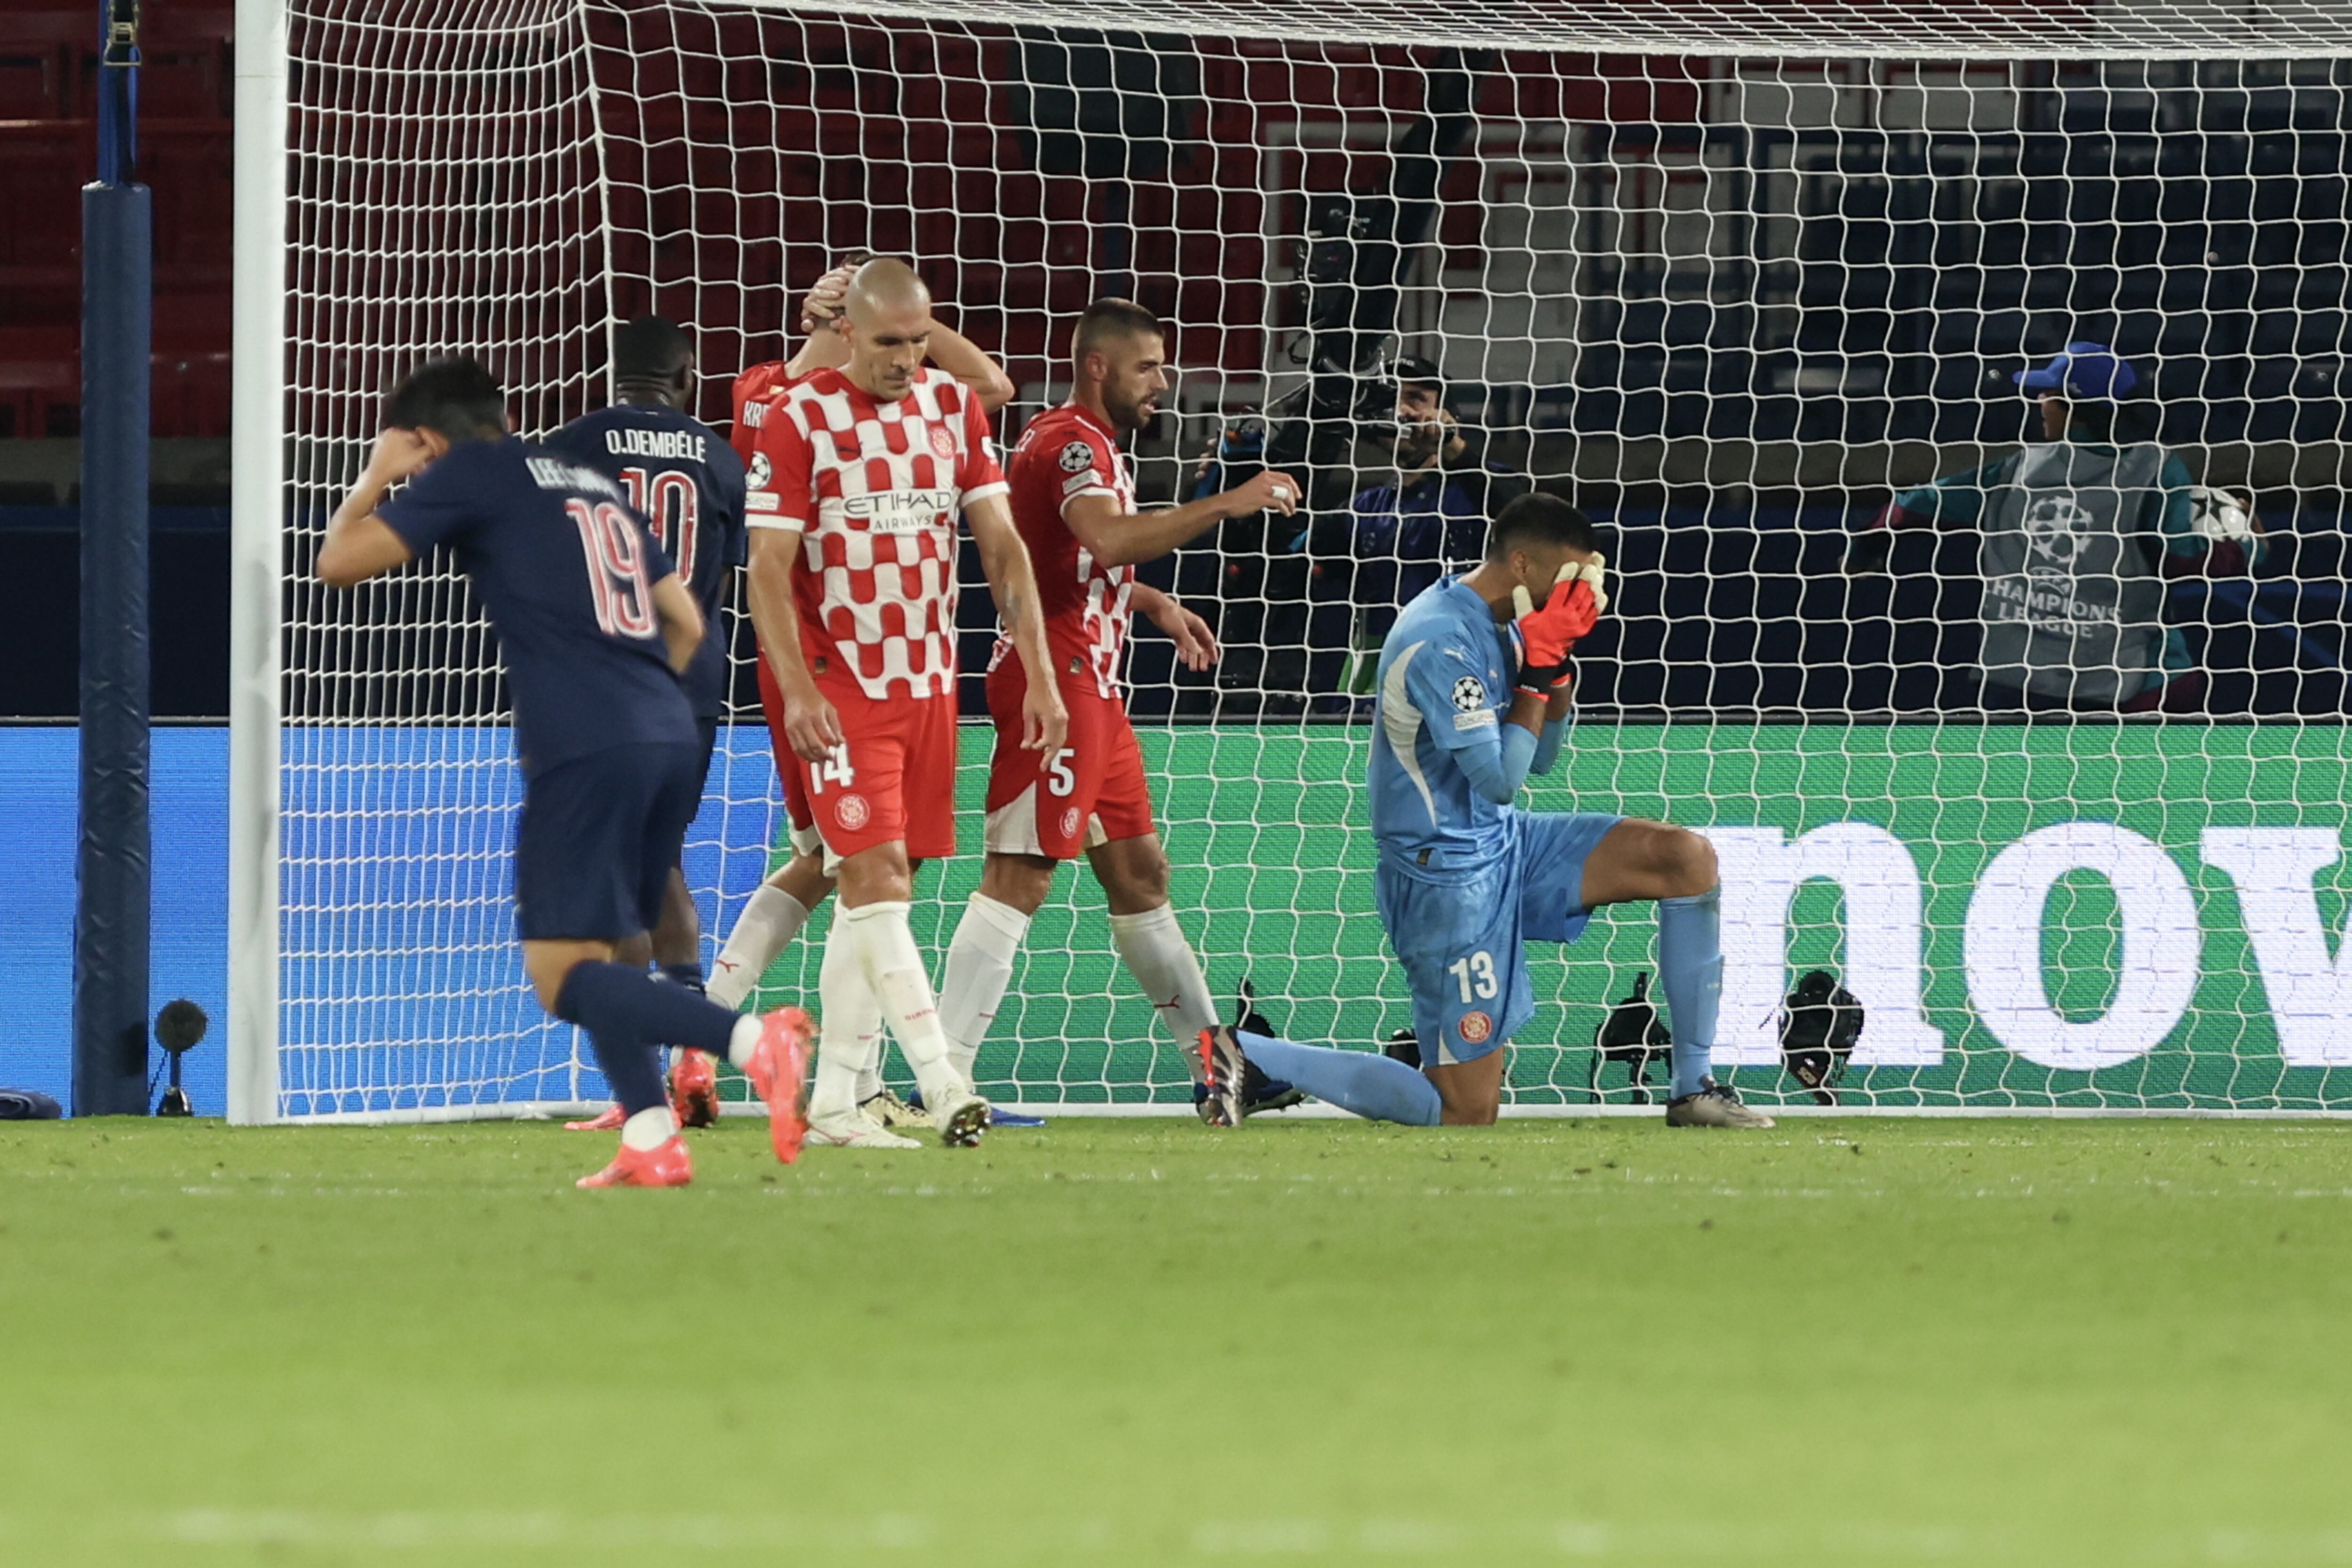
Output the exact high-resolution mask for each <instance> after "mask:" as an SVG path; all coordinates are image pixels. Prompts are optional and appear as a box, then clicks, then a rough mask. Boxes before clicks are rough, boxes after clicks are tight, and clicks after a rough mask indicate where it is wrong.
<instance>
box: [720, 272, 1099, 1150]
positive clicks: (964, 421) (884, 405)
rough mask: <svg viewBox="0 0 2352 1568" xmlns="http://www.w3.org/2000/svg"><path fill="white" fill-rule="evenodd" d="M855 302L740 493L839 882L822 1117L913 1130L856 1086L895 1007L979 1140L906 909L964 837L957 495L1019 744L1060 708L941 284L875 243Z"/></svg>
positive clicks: (817, 1094) (821, 1123)
mask: <svg viewBox="0 0 2352 1568" xmlns="http://www.w3.org/2000/svg"><path fill="white" fill-rule="evenodd" d="M843 314H844V317H845V327H844V331H843V334H842V335H843V338H844V340H845V342H846V344H847V347H848V351H849V352H848V359H847V362H846V363H845V364H844V365H843V366H842V367H841V368H839V369H837V370H820V371H817V372H815V373H814V374H811V375H810V376H809V377H808V378H807V379H806V380H804V381H803V382H801V383H800V384H798V385H796V386H793V387H792V388H790V389H788V390H786V391H785V392H783V393H782V394H781V395H778V396H777V397H776V398H775V399H774V401H773V403H772V405H771V406H770V407H769V409H768V411H767V413H766V415H765V417H764V418H763V420H762V422H761V430H760V436H759V438H758V441H757V443H756V445H755V446H754V447H753V449H752V456H751V474H750V479H749V483H750V496H749V500H748V504H747V507H746V512H745V521H746V522H747V523H748V524H749V525H750V528H751V617H752V622H753V625H754V626H757V628H758V629H759V633H760V642H761V647H762V648H763V649H764V657H765V658H766V659H767V660H768V662H769V663H770V665H771V666H772V673H773V674H774V677H775V681H776V687H777V689H778V692H779V694H780V696H781V699H782V703H781V706H782V714H783V721H784V735H785V741H786V743H787V745H788V746H789V748H790V752H789V758H790V762H789V765H790V766H791V767H792V768H793V772H794V773H795V775H796V777H797V779H798V783H799V785H800V787H801V789H802V791H803V794H804V795H805V797H806V799H807V801H808V805H809V807H810V810H811V813H812V815H813V816H814V823H815V827H816V831H817V834H818V836H819V837H820V839H821V840H822V842H823V844H824V855H825V863H826V866H827V868H829V869H831V870H833V871H834V872H835V876H836V877H837V879H838V888H839V893H840V910H839V914H838V916H837V918H836V919H835V922H834V927H833V931H832V935H831V936H830V937H829V938H828V940H827V942H826V944H825V956H824V969H823V971H822V972H821V975H820V978H819V983H818V994H819V996H820V998H821V999H822V1005H823V1020H822V1023H823V1031H824V1032H823V1035H822V1037H821V1044H820V1047H819V1063H818V1068H817V1072H816V1081H815V1085H814V1089H813V1090H812V1093H811V1097H810V1104H809V1117H810V1136H811V1138H812V1141H814V1142H820V1143H838V1144H847V1145H852V1146H856V1147H897V1146H904V1145H905V1143H906V1142H907V1140H905V1139H902V1138H899V1137H898V1136H897V1135H896V1134H894V1133H892V1132H890V1131H888V1130H887V1129H885V1128H883V1127H882V1126H881V1125H880V1124H879V1123H877V1122H876V1121H874V1120H873V1119H872V1118H871V1117H870V1116H868V1115H866V1113H865V1112H864V1111H863V1110H861V1108H860V1106H859V1104H858V1100H857V1089H858V1080H859V1077H860V1074H861V1072H862V1071H864V1070H865V1069H866V1068H868V1067H869V1066H870V1065H871V1063H872V1059H873V1058H874V1057H875V1056H876V1055H877V1054H878V1051H879V1047H880V1034H881V1029H882V1027H883V1026H885V1025H886V1024H887V1026H888V1028H889V1030H890V1033H891V1035H892V1036H893V1037H895V1038H896V1039H897V1040H898V1048H899V1050H900V1051H901V1052H902V1053H903V1054H904V1055H905V1057H906V1058H907V1063H908V1067H910V1068H913V1070H914V1073H915V1079H916V1081H917V1083H918V1084H919V1087H920V1089H921V1090H922V1095H923V1103H924V1106H925V1107H926V1109H927V1110H929V1112H930V1114H931V1119H932V1124H933V1126H934V1127H935V1128H936V1129H937V1131H938V1132H939V1135H940V1139H941V1141H942V1142H946V1143H948V1144H950V1146H956V1145H969V1144H972V1143H976V1142H979V1140H980V1138H981V1137H982V1134H983V1133H985V1132H986V1131H987V1130H988V1126H989V1122H990V1108H989V1105H988V1102H987V1101H986V1100H982V1099H981V1098H980V1096H979V1095H978V1094H976V1093H975V1092H973V1089H972V1087H971V1078H970V1076H969V1075H968V1074H967V1073H966V1072H964V1071H963V1069H962V1068H961V1067H959V1066H958V1064H957V1063H956V1061H955V1059H954V1058H953V1057H952V1056H951V1054H950V1049H949V1045H948V1040H947V1037H946V1036H945V1035H944V1034H943V1033H942V1032H941V1030H940V1009H939V1005H938V1002H937V999H936V997H935V996H934V994H933V992H932V989H931V984H930V977H929V974H928V973H926V971H925V968H924V964H923V960H922V955H921V953H920V952H919V951H918V950H917V948H916V946H915V939H914V933H913V931H912V930H911V929H910V928H909V926H908V907H909V904H910V902H911V900H912V899H913V893H914V884H913V874H914V869H915V868H916V867H917V866H918V865H919V864H920V863H921V862H922V861H923V860H924V859H926V858H931V857H934V856H940V855H948V854H952V853H953V852H954V849H955V812H954V798H953V797H954V791H953V787H952V781H953V779H954V777H955V762H956V755H955V721H956V701H955V637H954V626H953V624H952V595H953V593H954V587H955V583H954V573H955V553H956V538H955V525H956V518H957V516H958V515H959V514H961V516H962V517H963V518H964V519H965V521H966V522H967V524H968V525H969V526H970V528H971V535H972V540H973V542H974V543H975V544H976V545H977V546H978V547H979V552H980V558H981V565H982V570H983V571H984V572H985V574H987V577H988V584H989V587H990V589H991V591H992V593H993V595H995V600H996V605H997V610H998V613H999V615H1000V616H1002V617H1003V621H1004V624H1005V625H1006V626H1008V627H1010V628H1011V630H1010V637H1011V639H1012V642H1013V647H1014V649H1015V651H1016V654H1017V656H1018V658H1020V660H1021V662H1022V664H1023V666H1024V668H1026V669H1027V670H1028V672H1029V676H1030V682H1029V689H1028V692H1027V694H1026V695H1025V697H1024V700H1023V703H1022V720H1021V723H1022V741H1021V749H1022V750H1023V751H1024V752H1029V753H1030V754H1031V755H1032V756H1033V757H1034V759H1035V760H1036V762H1037V763H1038V764H1039V765H1040V766H1042V765H1043V763H1045V759H1048V758H1051V757H1053V756H1055V755H1056V754H1058V753H1059V752H1061V750H1062V748H1063V744H1064V742H1065V740H1066V735H1067V731H1068V727H1069V715H1068V712H1067V710H1066V709H1065V707H1064V705H1063V702H1062V699H1061V696H1060V694H1059V691H1058V689H1056V686H1055V681H1054V679H1053V676H1052V670H1051V655H1050V653H1049V651H1048V647H1047V644H1046V637H1045V620H1044V618H1043V616H1041V614H1040V613H1039V606H1038V600H1037V584H1036V581H1035V579H1034V576H1033V575H1032V574H1031V571H1030V564H1029V554H1028V552H1027V550H1025V549H1024V547H1023V545H1022V542H1021V535H1020V533H1019V532H1018V531H1016V530H1015V529H1014V527H1013V518H1012V513H1011V511H1010V510H1009V508H1008V507H1007V506H1006V504H1005V482H1004V475H1003V470H1002V469H1001V468H999V467H998V465H997V460H996V450H995V443H994V441H993V440H992V438H991V436H990V431H989V425H988V416H987V413H986V411H985V410H983V409H982V407H981V405H980V402H979V400H978V399H977V398H975V397H974V396H973V395H971V391H970V390H969V389H968V388H966V387H964V386H963V385H961V384H960V383H958V382H957V381H956V380H955V378H954V377H952V376H950V375H948V374H945V373H943V372H940V371H938V370H934V369H930V368H929V367H927V366H926V365H925V364H924V363H923V359H924V356H925V354H926V353H928V352H929V345H930V340H931V336H932V332H933V331H934V329H933V325H932V321H931V300H930V292H929V289H926V288H925V287H924V286H923V282H922V279H919V278H918V277H916V276H915V274H914V272H913V270H912V269H911V268H908V266H907V265H906V264H905V263H903V262H899V261H893V260H887V259H884V260H877V261H869V262H867V263H866V265H864V266H863V267H861V268H858V270H857V272H856V276H855V277H854V278H853V279H851V281H850V287H849V291H848V295H847V298H846V300H845V302H844V310H843ZM779 761H784V759H779Z"/></svg>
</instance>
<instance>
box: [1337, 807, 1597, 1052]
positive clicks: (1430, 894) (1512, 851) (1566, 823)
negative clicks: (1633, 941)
mask: <svg viewBox="0 0 2352 1568" xmlns="http://www.w3.org/2000/svg"><path fill="white" fill-rule="evenodd" d="M1624 820H1625V819H1624V818H1623V817H1622V816H1608V815H1605V814H1602V813H1598V812H1577V813H1562V812H1550V811H1523V812H1520V813H1518V814H1517V816H1516V818H1515V820H1514V822H1513V824H1512V837H1511V843H1510V847H1509V848H1508V849H1507V851H1506V852H1505V853H1504V854H1502V855H1501V856H1500V857H1498V858H1496V860H1495V862H1494V863H1493V864H1492V865H1487V866H1481V867H1478V868H1475V870H1468V871H1462V870H1456V871H1452V872H1448V873H1446V874H1444V875H1442V876H1433V875H1431V874H1430V873H1428V872H1425V871H1416V870H1414V869H1413V868H1411V867H1409V866H1403V865H1395V864H1391V863H1390V862H1389V861H1387V860H1382V861H1381V864H1380V867H1379V868H1378V870H1377V871H1376V872H1375V873H1374V881H1373V890H1374V893H1375V895H1376V896H1377V898H1378V900H1379V903H1380V910H1381V924H1382V925H1384V926H1386V927H1387V928H1388V933H1389V946H1390V947H1391V949H1393V950H1394V952H1396V955H1397V958H1398V960H1399V961H1400V962H1401V963H1403V965H1404V972H1405V978H1406V981H1407V982H1408V984H1410V985H1411V987H1412V1032H1413V1035H1414V1037H1416V1038H1417V1039H1418V1040H1419V1041H1420V1042H1421V1059H1422V1060H1423V1062H1424V1063H1427V1064H1429V1065H1431V1066H1433V1067H1446V1066H1451V1065H1453V1064H1454V1063H1456V1062H1475V1061H1476V1060H1477V1059H1478V1058H1480V1057H1483V1056H1487V1055H1490V1054H1492V1053H1493V1052H1496V1051H1498V1050H1501V1049H1502V1048H1503V1046H1504V1044H1505V1042H1507V1040H1509V1039H1510V1037H1511V1036H1512V1034H1513V1033H1514V1032H1515V1031H1516V1030H1517V1028H1518V1027H1519V1026H1520V1025H1522V1024H1524V1023H1526V1022H1527V1021H1528V1018H1529V1017H1530V1016H1533V1015H1534V1013H1535V1010H1536V1000H1535V986H1534V984H1533V983H1532V982H1531V981H1530V980H1529V979H1528V962H1527V953H1526V952H1525V950H1524V947H1523V944H1524V943H1527V942H1574V941H1575V940H1576V939H1577V938H1578V937H1580V936H1581V935H1583V934H1584V926H1585V922H1586V921H1588V920H1589V919H1590V918H1591V913H1592V911H1591V910H1588V909H1586V908H1585V907H1584V902H1583V893H1584V862H1585V858H1586V857H1588V856H1590V855H1591V853H1592V851H1593V849H1594V848H1595V847H1597V846H1598V845H1599V844H1600V842H1601V839H1603V838H1604V837H1608V834H1609V830H1610V829H1611V828H1612V827H1614V826H1617V825H1618V824H1619V823H1621V822H1622V821H1624Z"/></svg>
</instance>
